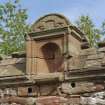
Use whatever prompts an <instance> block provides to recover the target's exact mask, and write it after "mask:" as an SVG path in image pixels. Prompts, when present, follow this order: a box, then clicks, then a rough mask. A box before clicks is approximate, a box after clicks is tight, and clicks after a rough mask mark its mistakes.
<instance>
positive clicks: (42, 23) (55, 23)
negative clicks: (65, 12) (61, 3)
mask: <svg viewBox="0 0 105 105" xmlns="http://www.w3.org/2000/svg"><path fill="white" fill-rule="evenodd" d="M68 25H70V22H69V21H68V20H67V19H66V18H65V17H64V16H62V15H59V14H49V15H45V16H43V17H41V18H40V19H39V20H37V21H36V22H35V23H34V24H33V25H32V29H33V31H35V32H38V31H44V30H50V29H55V28H62V27H66V26H68Z"/></svg>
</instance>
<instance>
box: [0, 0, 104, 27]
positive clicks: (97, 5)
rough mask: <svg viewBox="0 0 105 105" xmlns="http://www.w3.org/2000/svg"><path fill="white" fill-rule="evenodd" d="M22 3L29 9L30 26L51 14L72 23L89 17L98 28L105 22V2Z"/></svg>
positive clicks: (23, 0)
mask: <svg viewBox="0 0 105 105" xmlns="http://www.w3.org/2000/svg"><path fill="white" fill-rule="evenodd" d="M6 1H7V0H0V3H3V2H6ZM20 3H21V5H22V7H23V8H26V9H27V13H28V15H29V18H28V20H27V22H28V23H29V24H32V23H33V22H35V21H36V20H37V19H38V18H39V17H41V16H43V15H46V14H49V13H59V14H63V15H64V16H66V17H67V18H68V19H69V20H70V22H72V23H75V21H76V20H77V19H78V18H79V16H81V15H89V16H90V17H91V19H92V20H93V22H94V24H95V25H96V26H97V27H100V25H101V23H102V22H103V21H104V20H105V0H20Z"/></svg>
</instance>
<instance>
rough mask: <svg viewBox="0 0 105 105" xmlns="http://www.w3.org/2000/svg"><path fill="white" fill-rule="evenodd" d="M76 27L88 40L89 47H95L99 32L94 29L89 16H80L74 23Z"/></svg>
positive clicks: (99, 35) (99, 36)
mask: <svg viewBox="0 0 105 105" xmlns="http://www.w3.org/2000/svg"><path fill="white" fill-rule="evenodd" d="M76 24H77V26H78V27H79V28H80V30H82V31H83V32H84V33H85V34H86V36H87V38H88V39H89V43H90V46H91V47H92V46H96V45H97V42H98V41H99V40H100V38H101V31H100V30H99V29H97V28H96V27H95V25H94V24H93V22H92V20H91V18H90V17H89V16H84V15H82V16H80V17H79V20H77V21H76Z"/></svg>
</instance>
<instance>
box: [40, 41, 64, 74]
mask: <svg viewBox="0 0 105 105" xmlns="http://www.w3.org/2000/svg"><path fill="white" fill-rule="evenodd" d="M41 51H42V54H43V57H44V60H45V62H46V64H47V66H48V70H49V72H50V73H52V72H60V71H62V70H63V56H62V53H61V50H60V47H59V46H58V45H57V44H56V43H47V44H45V45H43V46H42V47H41Z"/></svg>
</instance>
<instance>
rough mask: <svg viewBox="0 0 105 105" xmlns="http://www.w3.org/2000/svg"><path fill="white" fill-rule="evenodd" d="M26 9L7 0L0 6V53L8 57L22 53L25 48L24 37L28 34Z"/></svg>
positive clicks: (16, 2)
mask: <svg viewBox="0 0 105 105" xmlns="http://www.w3.org/2000/svg"><path fill="white" fill-rule="evenodd" d="M26 12H27V11H26V9H22V7H21V5H20V4H19V0H8V1H7V2H6V3H4V4H0V39H1V41H2V42H1V44H0V53H1V54H5V55H9V54H11V53H12V52H16V51H22V50H24V47H25V44H24V43H25V39H24V35H25V34H26V33H27V32H28V30H29V26H28V25H27V24H26V20H27V18H28V16H27V13H26Z"/></svg>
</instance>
